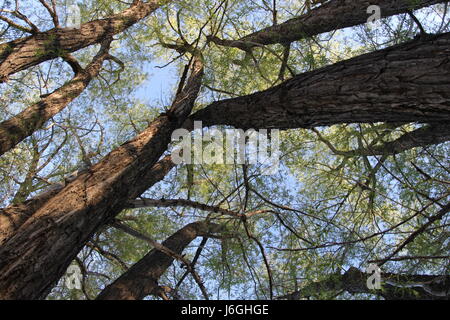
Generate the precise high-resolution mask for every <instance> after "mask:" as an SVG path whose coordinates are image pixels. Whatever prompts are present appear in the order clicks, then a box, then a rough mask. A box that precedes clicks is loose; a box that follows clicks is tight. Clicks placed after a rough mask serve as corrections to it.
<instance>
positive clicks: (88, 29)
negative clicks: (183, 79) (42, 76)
mask: <svg viewBox="0 0 450 320" xmlns="http://www.w3.org/2000/svg"><path fill="white" fill-rule="evenodd" d="M167 2H169V1H168V0H161V1H160V0H150V1H148V2H146V3H144V2H142V1H133V4H132V5H131V6H130V8H128V9H127V10H124V11H123V12H121V13H119V14H116V15H114V16H112V17H109V18H106V19H99V20H94V21H90V22H87V23H84V24H82V25H81V26H80V28H79V29H76V28H54V29H51V30H49V31H46V32H39V33H37V34H34V35H31V36H29V37H26V38H22V39H17V40H14V41H11V42H8V43H5V44H2V45H0V83H1V82H5V81H7V80H8V77H9V76H10V75H11V74H14V73H16V72H18V71H21V70H25V69H27V68H29V67H32V66H35V65H38V64H40V63H42V62H44V61H48V60H51V59H55V58H57V57H59V56H61V54H63V53H70V52H75V51H77V50H79V49H82V48H85V47H88V46H90V45H93V44H96V43H100V42H101V41H103V40H104V39H105V38H108V37H112V36H113V35H116V34H119V33H121V32H123V31H124V30H126V29H127V28H129V27H130V26H132V25H134V24H135V23H137V22H139V21H141V20H142V19H143V18H145V17H147V16H148V15H149V14H151V13H152V12H153V11H155V10H156V9H157V8H159V7H160V6H161V5H162V4H164V3H167Z"/></svg>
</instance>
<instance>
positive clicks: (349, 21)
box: [209, 0, 448, 51]
mask: <svg viewBox="0 0 450 320" xmlns="http://www.w3.org/2000/svg"><path fill="white" fill-rule="evenodd" d="M442 2H448V0H418V1H411V0H371V1H367V0H333V1H330V2H328V3H325V4H322V5H321V6H320V7H318V8H315V9H312V10H311V11H310V12H308V13H306V14H304V15H302V16H300V17H297V18H293V19H290V20H288V21H286V22H284V23H281V24H278V25H274V26H271V27H268V28H265V29H263V30H260V31H257V32H254V33H252V34H249V35H247V36H245V37H243V38H241V39H239V40H224V39H219V38H217V37H209V39H210V40H211V41H212V42H214V43H216V44H219V45H223V46H228V47H236V48H239V49H242V50H246V51H247V50H249V49H250V48H252V47H256V46H261V45H268V44H275V43H281V44H286V43H290V42H293V41H297V40H301V39H305V38H308V37H312V36H315V35H318V34H321V33H325V32H330V31H334V30H339V29H343V28H347V27H352V26H356V25H360V24H364V23H366V22H367V20H368V18H369V17H370V15H371V14H369V13H367V8H368V7H369V6H371V5H377V6H379V7H380V14H381V17H382V18H384V17H389V16H393V15H397V14H401V13H406V12H408V11H410V10H414V9H419V8H424V7H427V6H430V5H433V4H436V3H442Z"/></svg>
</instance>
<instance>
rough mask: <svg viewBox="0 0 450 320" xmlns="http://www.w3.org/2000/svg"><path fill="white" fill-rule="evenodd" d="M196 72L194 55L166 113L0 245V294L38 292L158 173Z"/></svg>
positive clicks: (193, 91) (199, 70)
mask: <svg viewBox="0 0 450 320" xmlns="http://www.w3.org/2000/svg"><path fill="white" fill-rule="evenodd" d="M202 76H203V63H202V61H201V59H194V63H193V66H192V71H191V76H190V78H189V80H188V82H187V84H186V86H185V87H184V89H183V90H181V92H180V93H179V94H177V96H176V98H175V101H174V103H173V105H172V107H171V109H170V110H169V112H168V113H167V114H163V115H160V116H159V117H158V118H157V119H155V120H154V121H153V122H152V123H151V124H150V125H149V127H148V128H147V129H146V130H145V131H143V132H142V133H141V134H139V135H138V136H137V137H135V138H134V139H132V140H131V141H128V142H127V143H125V144H123V145H121V146H120V147H118V148H117V149H115V150H114V151H112V152H111V153H110V154H109V155H107V156H106V157H105V158H104V159H103V160H102V161H101V162H100V163H98V164H96V165H94V166H93V167H91V168H90V169H89V170H88V172H86V173H84V174H82V175H80V176H78V177H77V179H76V180H75V181H73V182H72V183H70V184H69V185H67V186H66V187H65V188H64V189H63V190H61V191H60V192H59V193H58V194H57V195H56V196H54V197H53V198H51V199H50V200H49V201H47V202H46V203H45V204H44V205H43V206H42V207H41V208H40V209H38V210H37V211H36V212H35V213H34V214H33V216H32V217H30V218H29V219H28V220H27V221H26V222H25V223H24V224H23V225H22V226H21V227H20V229H19V230H18V231H17V232H16V234H15V235H14V236H13V237H12V238H10V239H8V240H7V241H6V242H5V243H4V244H3V245H2V247H1V248H0V299H39V298H44V297H45V296H46V295H47V294H48V293H49V291H50V290H51V288H52V286H53V285H54V284H55V283H56V282H57V281H58V279H59V278H61V276H62V275H63V274H64V272H65V270H66V269H67V267H68V266H69V265H70V263H71V261H73V259H74V258H75V257H76V255H77V254H78V252H79V251H80V250H81V249H82V247H83V246H84V245H85V243H86V242H87V241H88V240H89V239H90V238H91V237H92V235H93V234H94V233H95V232H96V231H97V230H98V229H99V228H100V227H102V226H103V225H105V224H107V223H108V222H109V221H111V219H113V218H114V217H115V216H116V215H117V214H118V213H120V211H121V210H122V209H123V208H124V207H125V206H126V204H127V201H128V200H129V199H135V198H137V197H138V196H139V195H141V194H142V193H143V192H144V191H146V190H147V189H148V188H149V187H150V186H152V185H153V184H154V183H155V180H156V181H159V179H161V178H162V177H156V176H155V175H154V172H152V171H151V170H150V169H151V168H152V166H153V165H154V164H155V163H156V162H157V161H158V159H159V158H160V157H161V155H162V154H163V153H164V152H165V151H166V149H167V147H168V145H169V143H170V141H171V134H172V132H173V131H174V130H175V129H176V128H178V127H179V126H180V125H181V124H182V122H183V121H184V120H185V119H186V118H187V116H188V115H189V113H190V111H191V110H192V107H193V105H194V101H195V99H196V97H197V95H198V92H199V90H200V86H201V78H202ZM161 165H162V166H164V165H168V163H167V162H163V163H162V164H161ZM170 165H173V163H172V161H170ZM160 172H164V173H165V172H166V170H163V169H161V170H160Z"/></svg>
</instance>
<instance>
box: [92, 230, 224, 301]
mask: <svg viewBox="0 0 450 320" xmlns="http://www.w3.org/2000/svg"><path fill="white" fill-rule="evenodd" d="M218 227H219V226H217V225H215V224H210V223H208V222H196V223H191V224H189V225H187V226H186V227H184V228H183V229H181V230H179V231H177V232H176V233H175V234H173V235H172V236H170V237H169V238H168V239H167V240H165V241H164V242H163V243H162V245H163V246H164V247H166V248H167V249H170V250H171V251H172V252H174V253H176V254H181V253H182V252H183V250H184V249H185V248H186V247H187V246H188V245H189V244H190V243H191V242H192V241H193V240H195V238H197V237H200V236H203V237H207V236H208V235H211V234H214V233H216V232H217V231H218ZM173 260H174V257H172V256H169V255H167V254H165V253H163V252H161V251H159V250H157V249H153V250H151V251H150V252H149V253H148V254H147V255H145V256H144V257H143V258H142V259H141V260H140V261H139V262H137V263H136V264H135V265H133V266H132V267H131V268H130V269H129V270H128V271H127V272H125V273H124V274H123V275H121V276H120V277H119V278H118V279H117V280H116V281H114V282H113V283H112V284H110V285H109V286H107V287H106V288H105V289H104V290H103V291H102V292H100V294H99V295H98V297H97V300H141V299H143V298H145V297H146V296H148V295H150V294H152V293H153V292H154V291H155V289H157V288H158V279H159V278H160V277H161V276H162V275H163V273H164V272H165V271H166V270H167V268H169V267H170V266H171V264H172V262H173Z"/></svg>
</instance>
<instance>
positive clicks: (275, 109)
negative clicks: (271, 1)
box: [186, 33, 450, 129]
mask: <svg viewBox="0 0 450 320" xmlns="http://www.w3.org/2000/svg"><path fill="white" fill-rule="evenodd" d="M449 56H450V33H445V34H442V35H438V36H428V37H427V39H426V40H425V39H422V40H418V39H416V40H414V41H411V42H409V43H406V44H401V45H397V46H394V47H390V48H387V49H384V50H379V51H376V52H373V53H368V54H365V55H362V56H359V57H356V58H353V59H350V60H346V61H342V62H339V63H337V64H334V65H331V66H327V67H324V68H321V69H318V70H315V71H312V72H307V73H304V74H300V75H298V76H296V77H294V78H292V79H291V80H288V81H286V82H284V83H282V84H280V85H278V86H276V87H274V88H271V89H268V90H266V91H262V92H257V93H254V94H251V95H248V96H243V97H238V98H233V99H227V100H222V101H218V102H215V103H213V104H211V105H209V106H208V107H206V108H204V109H202V110H200V111H198V112H196V113H195V114H193V115H192V116H191V117H190V119H191V120H197V121H203V125H206V126H213V125H231V126H234V127H237V128H243V129H250V128H254V129H259V128H268V129H270V128H279V129H288V128H312V127H316V126H329V125H334V124H343V123H375V122H388V123H392V122H398V123H409V122H427V123H439V122H440V123H448V122H449V121H450V90H449V85H450V59H449ZM190 125H191V123H186V126H188V127H189V126H190Z"/></svg>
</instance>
